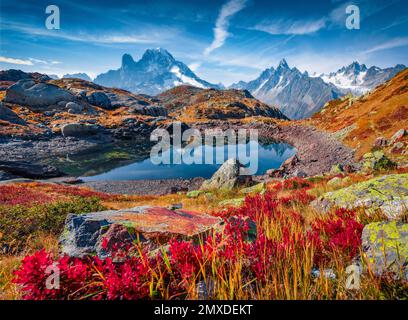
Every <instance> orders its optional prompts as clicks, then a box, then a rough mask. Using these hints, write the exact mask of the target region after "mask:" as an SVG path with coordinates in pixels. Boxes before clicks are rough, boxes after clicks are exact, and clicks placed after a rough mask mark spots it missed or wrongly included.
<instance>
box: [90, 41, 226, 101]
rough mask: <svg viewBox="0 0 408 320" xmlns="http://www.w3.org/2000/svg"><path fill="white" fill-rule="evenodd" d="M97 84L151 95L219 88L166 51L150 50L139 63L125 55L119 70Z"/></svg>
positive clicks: (105, 75)
mask: <svg viewBox="0 0 408 320" xmlns="http://www.w3.org/2000/svg"><path fill="white" fill-rule="evenodd" d="M94 82H95V83H97V84H100V85H104V86H108V87H116V88H121V89H125V90H129V91H132V92H134V93H145V94H149V95H156V94H158V93H160V92H163V91H165V90H168V89H170V88H173V87H176V86H179V85H182V84H188V85H192V86H195V87H199V88H218V85H215V84H211V83H209V82H207V81H204V80H202V79H200V78H199V77H198V76H197V75H195V74H194V72H192V71H191V70H190V69H189V68H188V67H187V66H186V65H185V64H184V63H182V62H180V61H177V60H175V59H174V57H173V56H172V55H171V54H170V53H169V52H168V51H166V50H164V49H162V48H158V49H149V50H146V52H145V53H144V54H143V56H142V58H141V59H140V60H139V61H137V62H136V61H134V60H133V58H132V56H130V55H129V54H124V55H123V57H122V65H121V67H120V68H119V69H118V70H110V71H108V72H106V73H103V74H100V75H98V76H97V77H96V79H95V80H94Z"/></svg>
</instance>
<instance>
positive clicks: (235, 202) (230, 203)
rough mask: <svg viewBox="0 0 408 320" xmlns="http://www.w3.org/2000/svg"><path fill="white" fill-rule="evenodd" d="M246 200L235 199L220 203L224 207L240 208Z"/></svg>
mask: <svg viewBox="0 0 408 320" xmlns="http://www.w3.org/2000/svg"><path fill="white" fill-rule="evenodd" d="M244 200H245V198H235V199H227V200H223V201H221V202H220V203H219V205H220V206H222V207H239V206H240V205H241V204H243V203H244Z"/></svg>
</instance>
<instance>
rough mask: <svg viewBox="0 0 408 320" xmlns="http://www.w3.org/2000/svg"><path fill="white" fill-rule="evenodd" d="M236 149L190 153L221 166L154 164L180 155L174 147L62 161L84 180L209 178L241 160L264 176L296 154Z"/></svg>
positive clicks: (282, 148) (279, 148)
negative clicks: (230, 161) (234, 160)
mask: <svg viewBox="0 0 408 320" xmlns="http://www.w3.org/2000/svg"><path fill="white" fill-rule="evenodd" d="M138 149H140V148H138ZM237 149H238V151H237V152H236V153H234V154H231V153H228V147H227V146H220V147H215V146H204V147H202V146H200V147H198V148H195V149H191V151H190V155H195V156H196V159H199V158H201V159H202V160H201V161H202V162H204V161H203V160H204V159H205V156H204V155H205V154H207V155H208V154H210V153H212V154H213V157H214V159H216V155H217V154H218V156H219V157H220V156H221V158H223V159H219V164H197V163H193V164H186V163H184V162H182V163H181V164H174V163H173V161H171V163H173V164H154V163H153V162H154V160H158V158H159V157H165V156H169V157H170V160H173V154H174V152H179V153H180V150H178V149H173V147H171V148H170V149H168V150H167V151H165V152H163V153H162V154H160V155H159V156H158V157H154V158H153V159H151V158H150V148H146V149H144V150H142V151H140V150H139V151H138V152H135V151H134V150H132V149H129V148H122V149H118V148H117V149H115V150H109V151H107V152H98V153H94V154H87V155H82V156H76V157H71V159H69V162H68V163H67V161H62V163H60V167H61V166H62V169H63V170H64V171H65V172H67V173H68V174H72V175H76V176H82V179H83V180H84V181H97V180H139V179H175V178H184V179H188V178H194V177H203V178H209V177H211V176H212V174H213V173H214V172H215V171H217V169H218V168H219V167H220V166H221V164H222V163H223V162H224V161H225V160H227V159H228V158H232V157H234V158H238V160H240V162H241V163H244V164H245V165H246V167H247V168H248V169H252V172H251V174H264V173H265V172H266V170H268V169H272V168H278V167H279V166H280V165H281V164H282V162H283V161H285V160H286V159H288V158H289V157H291V156H292V155H294V154H295V152H296V150H295V149H294V148H293V147H292V146H290V145H288V144H285V143H270V144H259V143H258V142H255V141H251V142H249V143H247V144H242V145H238V148H237ZM177 150H178V151H177ZM251 150H252V153H251V152H250V151H251ZM229 155H232V156H229ZM250 155H252V157H250ZM152 160H153V162H152ZM220 160H221V161H220ZM213 163H214V162H213ZM255 169H256V170H255Z"/></svg>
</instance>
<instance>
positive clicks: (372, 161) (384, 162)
mask: <svg viewBox="0 0 408 320" xmlns="http://www.w3.org/2000/svg"><path fill="white" fill-rule="evenodd" d="M395 167H396V164H395V163H394V162H393V161H391V160H390V159H389V158H387V157H386V156H385V155H384V152H382V151H374V152H369V153H366V154H365V155H363V164H362V171H377V170H384V169H393V168H395Z"/></svg>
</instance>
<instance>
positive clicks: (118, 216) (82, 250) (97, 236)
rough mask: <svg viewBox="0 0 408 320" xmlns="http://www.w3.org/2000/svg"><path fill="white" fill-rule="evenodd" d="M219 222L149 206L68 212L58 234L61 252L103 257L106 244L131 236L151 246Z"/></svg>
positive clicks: (192, 235)
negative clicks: (61, 230) (62, 229)
mask: <svg viewBox="0 0 408 320" xmlns="http://www.w3.org/2000/svg"><path fill="white" fill-rule="evenodd" d="M221 225H222V220H221V219H220V218H217V217H213V216H209V215H206V214H202V213H197V212H191V211H186V210H169V209H166V208H162V207H151V206H141V207H135V208H131V209H124V210H119V211H102V212H94V213H88V214H82V215H69V216H68V217H67V219H66V223H65V230H64V232H63V233H62V235H61V238H60V245H61V253H63V254H68V255H70V256H75V257H83V256H86V255H91V254H97V255H98V256H100V257H102V258H104V257H106V256H108V255H109V252H107V247H108V248H109V247H114V246H115V244H116V245H119V246H120V245H123V244H131V243H132V241H133V240H134V239H138V241H140V242H141V243H142V244H145V245H147V246H149V249H151V250H154V249H156V248H158V247H160V246H161V245H165V244H166V243H167V241H168V240H169V239H170V238H179V239H198V237H199V236H203V235H205V234H206V233H207V232H209V231H210V230H212V229H214V228H219V227H221ZM103 242H105V243H103Z"/></svg>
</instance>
